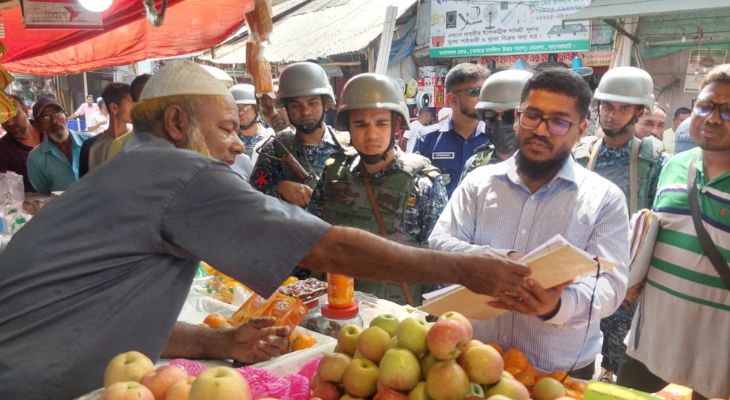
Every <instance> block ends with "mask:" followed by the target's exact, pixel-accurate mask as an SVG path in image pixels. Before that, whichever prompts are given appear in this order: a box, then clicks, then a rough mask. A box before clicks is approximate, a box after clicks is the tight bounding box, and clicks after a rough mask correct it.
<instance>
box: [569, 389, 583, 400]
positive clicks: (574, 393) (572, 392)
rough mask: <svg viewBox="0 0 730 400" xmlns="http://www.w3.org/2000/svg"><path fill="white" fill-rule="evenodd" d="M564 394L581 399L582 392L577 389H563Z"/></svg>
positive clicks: (577, 399)
mask: <svg viewBox="0 0 730 400" xmlns="http://www.w3.org/2000/svg"><path fill="white" fill-rule="evenodd" d="M565 395H566V396H568V397H572V398H574V399H576V400H583V393H582V392H579V391H577V390H573V389H568V390H566V391H565Z"/></svg>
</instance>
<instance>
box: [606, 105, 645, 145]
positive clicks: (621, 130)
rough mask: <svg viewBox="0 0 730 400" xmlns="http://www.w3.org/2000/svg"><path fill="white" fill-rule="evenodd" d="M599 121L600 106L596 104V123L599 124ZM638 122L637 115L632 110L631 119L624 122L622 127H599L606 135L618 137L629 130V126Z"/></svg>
mask: <svg viewBox="0 0 730 400" xmlns="http://www.w3.org/2000/svg"><path fill="white" fill-rule="evenodd" d="M600 122H601V106H600V104H599V105H598V123H599V125H600ZM637 122H639V116H638V115H636V112H634V115H633V116H632V117H631V120H629V122H627V123H626V125H624V126H623V127H621V128H619V129H606V128H604V127H603V126H601V129H602V130H603V133H604V134H605V135H606V136H608V137H618V136H622V135H624V134H625V133H626V132H628V131H629V128H631V127H633V126H634V124H636V123H637Z"/></svg>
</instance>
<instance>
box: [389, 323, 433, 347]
mask: <svg viewBox="0 0 730 400" xmlns="http://www.w3.org/2000/svg"><path fill="white" fill-rule="evenodd" d="M427 334H428V322H426V320H425V319H423V318H406V319H404V320H403V321H401V323H400V325H398V330H397V331H396V336H397V337H398V347H403V348H404V349H408V350H410V351H411V352H413V354H423V353H425V352H426V350H428V347H426V335H427Z"/></svg>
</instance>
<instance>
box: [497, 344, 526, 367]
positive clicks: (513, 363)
mask: <svg viewBox="0 0 730 400" xmlns="http://www.w3.org/2000/svg"><path fill="white" fill-rule="evenodd" d="M502 358H503V359H504V367H505V369H506V368H509V367H515V368H519V369H520V370H523V371H524V370H525V368H527V365H528V364H529V363H528V362H527V356H526V355H525V353H523V352H522V351H520V349H517V348H514V347H513V348H511V349H509V350H507V351H505V352H504V354H502Z"/></svg>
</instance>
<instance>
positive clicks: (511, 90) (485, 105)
mask: <svg viewBox="0 0 730 400" xmlns="http://www.w3.org/2000/svg"><path fill="white" fill-rule="evenodd" d="M531 77H532V72H530V71H525V70H521V69H509V70H506V71H499V72H497V73H494V74H492V75H490V76H489V78H487V80H485V81H484V84H482V90H481V91H479V102H478V103H477V105H476V107H475V108H476V113H477V115H478V116H479V119H484V111H486V110H497V109H500V110H510V109H513V108H517V106H518V105H519V104H520V98H521V97H522V89H523V88H524V87H525V84H526V83H527V81H528V80H529V79H530V78H531Z"/></svg>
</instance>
